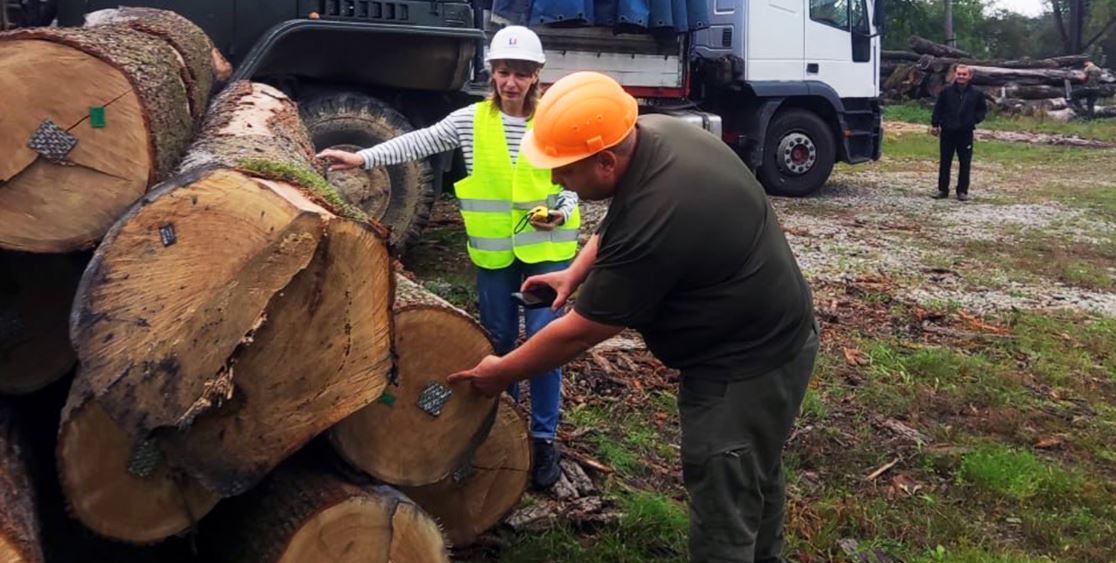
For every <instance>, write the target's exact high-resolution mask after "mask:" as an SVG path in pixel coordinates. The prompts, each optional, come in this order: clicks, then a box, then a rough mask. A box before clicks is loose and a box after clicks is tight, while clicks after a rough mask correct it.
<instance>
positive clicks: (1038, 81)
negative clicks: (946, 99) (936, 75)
mask: <svg viewBox="0 0 1116 563" xmlns="http://www.w3.org/2000/svg"><path fill="white" fill-rule="evenodd" d="M970 68H971V69H972V71H973V81H972V82H973V84H976V85H980V86H1003V85H1005V84H1008V83H1014V84H1019V85H1030V86H1036V85H1042V84H1046V85H1050V86H1061V85H1062V84H1063V83H1064V82H1065V81H1066V80H1069V81H1070V82H1071V83H1081V82H1083V81H1084V80H1085V74H1084V73H1083V72H1081V71H1076V70H1061V69H1010V68H997V67H990V66H976V65H971V66H970ZM946 78H947V80H949V81H951V82H952V81H953V73H952V71H951V72H950V73H949V75H948V76H947V77H946Z"/></svg>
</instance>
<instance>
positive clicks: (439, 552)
mask: <svg viewBox="0 0 1116 563" xmlns="http://www.w3.org/2000/svg"><path fill="white" fill-rule="evenodd" d="M226 64H227V63H225V62H224V60H223V58H221V57H220V54H219V53H217V51H216V50H215V49H214V48H213V45H212V43H211V42H210V40H209V39H208V38H207V37H206V36H205V34H204V32H202V31H201V30H200V29H199V28H197V27H196V26H194V25H193V24H191V23H190V22H189V21H187V20H185V19H184V18H181V17H180V16H178V15H176V14H174V13H171V12H165V11H159V10H150V9H134V8H121V9H119V10H110V11H105V12H100V13H97V14H95V15H94V17H91V18H90V19H89V20H88V21H87V25H86V26H85V27H82V28H37V29H26V30H20V31H14V32H7V33H2V34H0V107H3V108H4V117H3V119H0V127H2V128H3V130H2V131H0V154H3V155H4V159H3V161H2V162H0V394H3V395H7V396H8V397H7V398H6V399H4V402H0V561H5V562H8V561H13V562H15V561H20V562H39V561H44V560H50V559H51V558H52V555H51V550H52V549H60V548H59V547H57V546H63V545H72V544H73V543H74V542H77V541H78V540H79V539H81V538H84V539H85V540H88V541H92V539H94V538H95V536H93V535H90V534H81V533H79V534H76V535H73V536H66V537H54V536H52V534H53V533H54V532H52V531H51V530H55V529H70V530H72V529H73V525H72V524H67V525H68V526H69V528H67V527H66V526H67V525H55V524H54V523H52V521H51V519H50V518H49V517H48V516H47V515H49V514H54V513H55V512H60V511H58V510H54V508H52V506H49V505H50V504H51V502H52V499H54V500H53V502H55V504H58V505H61V504H62V500H61V499H64V502H65V505H66V509H67V510H66V512H68V514H69V515H70V516H71V517H72V518H74V519H76V520H78V521H80V522H81V524H83V525H84V527H85V528H87V529H88V530H91V531H93V532H95V533H96V536H99V537H103V538H109V539H111V540H116V541H118V542H125V543H130V544H143V545H149V544H157V543H159V542H163V541H164V540H167V539H168V538H172V537H173V536H182V535H189V536H191V542H192V543H193V545H196V546H197V549H198V554H199V556H201V555H204V560H206V561H211V560H213V561H243V562H253V563H255V562H271V561H284V562H303V561H305V562H308V563H309V562H319V561H384V562H386V561H389V560H390V561H408V562H425V561H447V560H448V556H447V551H446V545H447V543H450V544H454V545H462V544H467V543H469V542H472V541H473V540H475V539H476V537H477V536H478V534H480V533H482V532H484V531H485V530H487V529H488V528H490V527H491V526H493V525H495V524H496V523H497V522H498V521H499V520H500V519H501V518H503V517H504V516H505V515H506V514H507V513H508V512H509V511H510V510H511V509H512V508H514V506H515V505H516V504H517V503H518V501H519V499H520V497H521V495H522V494H523V492H524V490H525V489H526V486H527V481H528V469H529V466H530V463H531V460H530V448H529V440H528V436H527V428H526V423H525V421H524V419H523V417H522V416H521V414H520V413H519V412H518V411H517V410H516V408H515V407H514V406H511V405H510V404H508V403H503V402H500V401H498V400H497V399H494V398H487V397H484V396H481V395H479V394H477V393H476V392H475V391H473V390H472V388H471V387H470V386H469V385H467V384H455V385H452V386H450V385H447V384H446V383H445V379H446V377H447V376H448V375H449V374H450V373H453V372H455V371H458V370H461V369H464V368H468V367H471V366H472V365H474V364H475V363H476V362H478V361H479V360H480V359H481V358H483V357H484V356H485V355H486V354H490V353H492V346H491V344H490V342H489V340H488V337H487V335H486V334H485V332H484V331H483V329H482V328H481V327H480V326H479V325H478V324H477V323H476V322H475V321H474V320H473V319H472V318H471V317H469V316H468V315H467V314H466V313H464V312H462V311H461V310H459V309H457V308H455V307H453V306H452V305H450V304H449V303H447V302H445V301H443V300H442V299H439V298H438V297H436V296H434V295H433V294H431V293H429V292H427V291H425V290H424V289H422V288H421V287H420V286H419V285H418V284H416V283H414V282H412V281H410V280H408V279H407V278H406V277H404V276H403V275H402V274H401V273H400V272H398V271H397V270H398V268H397V267H396V266H395V265H393V262H392V260H391V258H390V256H389V252H388V248H387V246H386V242H385V241H386V233H385V231H384V229H383V228H382V227H380V226H378V225H377V224H375V223H374V222H372V221H370V220H368V219H367V218H366V217H365V216H364V215H363V213H361V212H360V211H359V210H357V209H356V208H354V207H353V206H351V205H349V204H348V203H346V202H345V201H344V200H343V199H342V198H341V197H340V196H339V195H338V193H337V192H336V191H335V190H334V189H333V188H332V187H331V186H330V185H329V184H328V183H327V182H326V181H325V180H324V179H323V177H322V176H321V175H320V171H321V168H320V163H318V162H315V161H314V157H313V148H312V146H311V143H310V141H309V138H308V135H307V133H306V131H305V129H304V128H303V126H302V123H301V121H300V120H299V116H298V111H297V108H296V106H295V104H294V103H293V102H292V101H290V100H289V99H288V98H287V97H286V96H284V95H283V94H282V93H281V92H279V91H278V90H275V89H274V88H271V87H269V86H266V85H262V84H254V83H248V82H234V83H232V84H229V85H227V86H225V87H224V88H223V89H221V90H219V92H218V93H216V94H214V95H212V99H211V94H212V93H213V92H215V91H218V88H217V87H216V86H215V85H219V84H220V83H221V82H222V81H223V80H224V79H226V78H227V72H222V69H224V68H225V65H226ZM9 108H13V109H17V110H18V111H11V112H10V111H8V110H9ZM52 397H54V398H55V399H52ZM52 400H53V402H52ZM44 405H46V406H44ZM44 413H47V414H49V416H48V417H47V420H49V421H50V422H47V423H44V422H43V420H44V416H45V415H44ZM55 429H56V432H55ZM318 436H320V439H315V438H316V437H318ZM44 444H45V445H44ZM52 464H53V465H55V466H56V467H57V479H55V478H54V477H53V476H52V474H54V472H52V471H50V470H49V467H50V466H51V465H52ZM32 468H34V469H32ZM392 486H395V487H398V488H391V487H392ZM51 491H54V493H53V494H52V493H51ZM234 497H235V498H234ZM222 499H227V500H222ZM420 507H421V508H420ZM211 512H212V514H210V513H211ZM62 520H66V519H65V518H62ZM67 522H69V521H68V520H67ZM60 526H61V527H60ZM447 540H448V541H447ZM170 541H175V540H170ZM117 547H119V546H117ZM149 549H153V548H148V550H149ZM180 551H181V550H180ZM185 551H187V552H189V551H192V550H191V549H190V548H189V547H187V548H186V549H185ZM121 553H125V554H131V555H121V554H120V553H116V552H114V555H113V556H112V557H111V560H113V561H126V560H127V559H128V557H131V556H133V555H134V556H135V557H136V558H137V560H139V559H141V558H140V555H138V554H141V553H148V551H145V550H144V549H140V548H134V553H132V552H129V551H127V550H125V551H123V552H121ZM44 557H45V558H46V559H44ZM161 557H162V556H161ZM55 559H56V560H57V557H56V558H55ZM87 560H91V559H87ZM159 560H167V559H159Z"/></svg>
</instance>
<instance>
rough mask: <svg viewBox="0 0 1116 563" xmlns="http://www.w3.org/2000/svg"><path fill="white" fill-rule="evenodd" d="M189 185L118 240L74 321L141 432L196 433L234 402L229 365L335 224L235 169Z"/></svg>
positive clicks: (290, 193) (81, 346)
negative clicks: (226, 378)
mask: <svg viewBox="0 0 1116 563" xmlns="http://www.w3.org/2000/svg"><path fill="white" fill-rule="evenodd" d="M180 179H181V180H182V181H183V185H182V186H173V185H171V186H167V187H166V189H160V190H158V191H157V193H155V194H153V195H151V196H148V198H147V201H146V204H145V205H143V206H142V207H139V208H137V209H136V210H135V212H134V213H133V214H131V215H129V216H128V217H126V218H125V219H124V220H123V221H122V222H121V223H119V224H118V226H117V228H115V229H114V230H113V231H112V232H110V233H109V235H108V236H107V237H106V240H105V242H104V243H103V244H102V245H101V246H100V247H99V248H98V250H97V253H96V255H95V256H94V259H93V262H92V264H90V267H89V268H88V269H87V270H86V272H85V275H84V277H83V279H82V285H81V286H80V287H79V289H78V296H77V299H76V301H75V304H74V314H73V316H72V318H71V340H72V341H73V343H74V346H75V348H76V349H77V351H78V358H79V359H80V361H81V364H82V369H83V372H84V376H85V377H86V378H87V379H88V381H89V384H90V389H91V390H92V391H93V392H94V393H95V394H96V395H97V398H98V401H99V402H100V404H101V405H102V406H103V407H104V408H105V409H106V411H108V413H109V414H110V415H111V416H112V418H113V419H114V420H116V421H118V422H119V423H120V424H122V425H123V426H124V429H125V431H126V432H127V433H128V434H129V435H132V436H147V435H149V434H150V433H151V432H152V431H154V430H155V429H158V428H162V427H170V428H178V427H186V426H188V425H189V424H190V422H191V420H192V417H194V416H196V415H197V414H200V413H201V412H204V410H205V409H206V408H208V406H209V405H214V404H217V403H218V402H219V401H220V400H222V399H223V398H224V397H223V394H224V393H225V392H227V389H225V388H223V387H221V386H219V385H216V384H215V382H216V380H218V379H219V375H220V374H221V373H223V371H224V370H223V368H225V367H226V364H227V362H228V360H229V359H230V357H232V355H233V353H234V351H235V350H236V349H237V348H238V347H239V346H240V345H241V343H242V341H243V340H244V339H245V338H246V336H250V335H251V333H252V331H253V329H254V328H255V327H257V326H258V325H259V323H260V319H261V317H262V316H263V314H264V311H265V308H266V306H267V304H268V303H269V302H270V301H271V299H272V297H273V296H274V295H276V294H277V293H278V292H279V291H280V290H282V289H283V288H284V287H286V286H287V284H288V283H289V282H290V280H291V279H292V278H293V277H294V276H295V274H297V273H298V272H299V271H301V270H302V269H303V268H305V267H306V265H307V264H308V263H309V262H310V260H311V259H312V258H313V255H314V252H315V249H316V248H317V245H318V242H319V240H320V238H321V233H322V230H323V228H324V223H325V222H328V221H329V220H330V219H331V218H332V217H333V216H332V215H331V214H329V213H327V212H325V211H324V210H323V209H321V208H320V207H318V206H316V205H314V204H312V203H311V202H309V201H308V200H306V199H305V198H304V197H303V196H302V195H301V193H300V192H299V190H297V189H295V188H293V187H290V186H285V185H281V184H275V183H269V182H261V181H259V180H257V179H253V178H250V177H248V176H245V175H243V174H240V173H237V172H230V171H223V170H218V171H213V172H209V173H202V174H199V175H197V176H184V177H181V178H180ZM179 187H182V188H183V189H177V188H179ZM129 366H133V367H129ZM121 379H123V381H119V380H121ZM118 381H119V383H117V382H118Z"/></svg>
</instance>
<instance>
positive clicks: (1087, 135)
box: [884, 102, 1116, 142]
mask: <svg viewBox="0 0 1116 563" xmlns="http://www.w3.org/2000/svg"><path fill="white" fill-rule="evenodd" d="M932 109H933V108H932V107H927V106H925V105H922V104H919V103H917V102H906V103H902V104H889V105H888V106H886V107H885V108H884V118H885V119H888V120H891V121H905V122H908V123H925V124H927V125H929V124H930V114H931V110H932ZM980 126H981V128H984V129H996V130H1001V131H1026V132H1030V133H1050V134H1058V135H1072V136H1077V137H1081V138H1083V139H1097V140H1101V141H1113V142H1116V119H1097V120H1093V121H1074V122H1071V123H1061V122H1058V121H1055V120H1053V119H1042V118H1038V117H1027V116H1008V115H998V114H995V113H993V114H990V115H989V116H988V119H986V120H985V121H984V122H983V123H981V124H980Z"/></svg>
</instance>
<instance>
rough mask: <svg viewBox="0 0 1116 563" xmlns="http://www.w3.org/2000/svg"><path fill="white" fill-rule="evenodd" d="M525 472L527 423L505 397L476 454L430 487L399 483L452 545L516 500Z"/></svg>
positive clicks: (466, 540) (491, 522)
mask: <svg viewBox="0 0 1116 563" xmlns="http://www.w3.org/2000/svg"><path fill="white" fill-rule="evenodd" d="M530 470H531V441H530V436H529V435H528V432H527V421H526V420H524V418H523V415H522V414H520V413H519V411H518V409H517V408H516V407H515V406H514V405H513V404H512V403H511V401H510V400H509V399H504V400H503V401H501V403H500V406H499V410H498V412H497V416H496V423H495V424H494V425H493V426H492V432H491V433H489V435H488V439H486V440H485V441H484V443H483V444H481V447H480V448H479V449H477V452H476V454H475V455H474V456H473V457H472V459H470V460H469V463H467V464H465V465H463V466H462V467H461V468H460V469H459V470H458V471H455V472H454V474H453V475H451V476H450V477H447V478H445V479H443V480H442V481H440V482H438V483H435V484H433V485H427V486H424V487H404V488H403V492H404V493H406V494H407V496H409V497H411V498H412V499H414V500H415V502H417V503H418V504H419V506H421V507H422V508H423V510H426V511H427V512H429V513H430V514H431V515H432V516H434V518H436V519H437V520H438V523H439V524H441V526H442V530H443V531H444V532H445V534H446V538H447V539H448V540H449V541H450V544H452V545H453V546H454V547H463V546H467V545H469V544H472V543H473V542H475V541H476V539H477V537H478V536H480V535H481V534H483V533H484V532H486V531H488V530H489V529H490V528H492V527H493V526H495V525H496V524H498V523H499V522H500V521H501V520H503V519H504V517H505V516H507V515H508V513H510V512H511V511H512V510H513V509H514V508H515V507H516V505H518V504H519V501H520V499H521V498H522V496H523V493H524V492H525V491H526V490H527V484H528V482H529V481H530Z"/></svg>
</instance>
